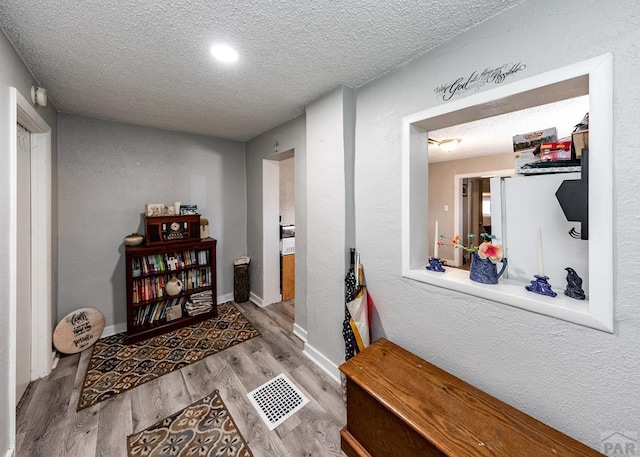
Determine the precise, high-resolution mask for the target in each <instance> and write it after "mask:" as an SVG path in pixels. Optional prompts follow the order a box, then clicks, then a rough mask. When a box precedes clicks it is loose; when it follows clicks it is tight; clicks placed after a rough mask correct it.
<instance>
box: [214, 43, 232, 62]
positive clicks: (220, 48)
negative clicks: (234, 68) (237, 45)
mask: <svg viewBox="0 0 640 457" xmlns="http://www.w3.org/2000/svg"><path fill="white" fill-rule="evenodd" d="M209 52H210V53H211V55H212V56H213V57H215V58H216V59H218V60H219V61H221V62H235V61H236V60H238V57H239V54H238V51H236V50H235V49H233V48H232V47H231V46H229V45H226V44H214V45H213V46H211V47H210V48H209Z"/></svg>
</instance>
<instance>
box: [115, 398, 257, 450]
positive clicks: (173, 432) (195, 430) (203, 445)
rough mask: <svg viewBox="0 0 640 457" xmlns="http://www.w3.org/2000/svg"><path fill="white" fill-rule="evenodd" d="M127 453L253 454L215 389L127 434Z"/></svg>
mask: <svg viewBox="0 0 640 457" xmlns="http://www.w3.org/2000/svg"><path fill="white" fill-rule="evenodd" d="M127 450H128V453H129V457H141V456H169V455H173V456H192V455H193V456H226V457H252V456H253V454H252V453H251V451H250V450H249V446H247V443H246V441H245V440H244V438H243V437H242V434H240V432H239V431H238V427H236V424H235V422H234V421H233V418H232V417H231V414H229V411H228V410H227V408H226V406H225V405H224V403H223V402H222V399H221V398H220V395H219V394H218V391H217V390H216V391H214V392H213V393H212V394H211V395H209V396H207V397H204V398H203V399H202V400H199V401H197V402H195V403H193V404H192V405H191V406H187V407H186V408H185V409H183V410H182V411H178V412H177V413H175V414H174V415H173V416H170V417H167V418H166V419H164V420H162V421H160V422H158V423H157V424H155V425H152V426H151V427H149V428H148V429H146V430H143V431H141V432H139V433H134V434H133V435H129V436H128V437H127Z"/></svg>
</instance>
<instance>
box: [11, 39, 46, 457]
mask: <svg viewBox="0 0 640 457" xmlns="http://www.w3.org/2000/svg"><path fill="white" fill-rule="evenodd" d="M32 85H38V84H37V82H36V80H35V79H34V78H33V76H32V75H31V73H30V72H29V70H28V69H27V67H26V66H25V65H24V63H23V62H22V60H21V59H20V57H19V56H18V54H17V53H16V52H15V50H14V49H13V47H12V46H11V44H10V43H9V41H8V40H7V39H6V37H5V35H4V34H3V33H2V32H0V153H1V154H2V156H1V158H2V163H3V166H2V167H0V214H2V216H3V221H5V223H8V221H9V191H10V189H9V167H8V161H9V156H8V152H9V143H10V141H11V136H10V134H9V131H8V128H9V113H10V110H11V109H15V108H14V107H12V106H11V104H10V102H9V88H10V87H15V88H16V89H17V90H18V92H20V93H21V94H22V95H23V96H24V97H25V98H26V99H27V100H31V86H32ZM37 110H38V113H39V114H40V115H41V116H42V117H43V119H44V120H45V121H46V122H47V124H49V126H50V127H51V141H52V145H51V146H52V151H51V153H52V165H53V167H54V170H55V164H56V161H57V119H56V114H57V113H56V109H55V107H54V106H53V105H52V104H51V103H50V104H49V105H48V106H46V107H45V108H37ZM55 183H56V176H55V174H54V176H53V185H54V192H53V213H52V219H53V225H54V227H55V224H56V220H57V212H56V209H55V204H56V201H57V195H56V192H55V185H56V184H55ZM5 233H6V232H5ZM52 236H53V239H55V236H56V230H55V229H54V228H53V227H52ZM56 256H57V251H56V249H55V246H54V249H53V257H54V259H53V262H52V263H53V265H54V271H53V272H52V273H53V278H52V279H53V280H52V284H53V287H54V292H55V287H56V286H55V284H56V281H55V275H56V271H55V257H56ZM0 259H2V264H1V267H0V314H1V315H2V316H4V318H3V319H0V386H1V387H0V455H5V453H6V452H7V450H9V449H10V447H11V446H12V443H13V442H14V438H13V437H12V436H10V431H9V424H10V417H11V416H12V415H14V414H15V411H13V410H12V408H10V407H9V395H10V392H9V387H10V386H11V385H12V384H11V383H10V382H9V377H8V376H9V341H10V336H11V335H10V328H9V275H10V271H9V237H8V236H4V237H2V239H0ZM55 307H56V302H55V300H54V302H53V308H54V309H53V312H54V315H55ZM52 330H53V329H52Z"/></svg>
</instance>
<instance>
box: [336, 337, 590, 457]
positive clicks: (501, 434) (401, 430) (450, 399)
mask: <svg viewBox="0 0 640 457" xmlns="http://www.w3.org/2000/svg"><path fill="white" fill-rule="evenodd" d="M340 371H342V372H343V373H344V374H345V375H346V377H347V425H346V426H345V427H344V428H343V429H342V430H341V432H340V436H341V443H342V450H343V451H344V453H345V454H346V455H347V456H349V457H393V456H398V457H401V456H402V457H405V456H433V457H442V456H456V457H476V456H504V457H533V456H536V457H538V456H553V457H560V456H566V457H569V456H596V455H602V454H600V453H598V452H596V451H594V450H593V449H591V448H590V447H587V446H585V445H584V444H582V443H580V442H578V441H576V440H574V439H573V438H570V437H568V436H566V435H564V434H562V433H561V432H559V431H558V430H555V429H553V428H551V427H549V426H548V425H545V424H543V423H542V422H540V421H538V420H536V419H534V418H533V417H531V416H528V415H526V414H525V413H523V412H522V411H519V410H517V409H515V408H513V407H511V406H509V405H507V404H506V403H503V402H502V401H500V400H498V399H497V398H495V397H492V396H491V395H489V394H487V393H485V392H483V391H481V390H479V389H477V388H475V387H473V386H471V385H469V384H467V383H466V382H464V381H462V380H461V379H458V378H456V377H455V376H453V375H451V374H449V373H447V372H446V371H444V370H441V369H440V368H438V367H436V366H434V365H431V364H430V363H428V362H425V361H424V360H422V359H421V358H419V357H417V356H415V355H414V354H412V353H410V352H408V351H406V350H405V349H403V348H401V347H399V346H397V345H395V344H393V343H391V342H390V341H388V340H385V339H380V340H378V341H376V342H375V343H373V344H372V345H371V346H369V347H368V348H367V349H365V350H364V351H362V352H361V353H359V354H358V355H356V356H355V357H353V358H351V359H350V360H349V361H347V362H346V363H344V364H343V365H341V366H340Z"/></svg>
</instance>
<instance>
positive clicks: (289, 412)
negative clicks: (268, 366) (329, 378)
mask: <svg viewBox="0 0 640 457" xmlns="http://www.w3.org/2000/svg"><path fill="white" fill-rule="evenodd" d="M247 396H248V397H249V400H250V401H251V404H252V405H253V407H254V408H255V409H256V411H258V414H259V415H260V417H261V418H262V420H263V421H264V423H265V424H266V425H267V427H268V428H269V430H273V429H274V428H276V427H277V426H278V425H280V424H281V423H283V422H284V421H285V420H287V419H288V418H290V417H291V416H293V415H294V414H295V413H296V412H298V411H299V410H300V409H302V407H303V406H304V405H306V404H307V403H309V399H308V398H307V397H305V395H304V394H303V393H302V392H301V391H300V390H299V389H298V388H297V387H296V386H295V385H294V384H293V383H292V382H291V381H290V380H289V378H287V377H286V376H285V375H284V374H281V375H279V376H276V377H275V378H273V379H272V380H271V381H268V382H266V383H265V384H262V385H261V386H260V387H258V388H257V389H255V390H253V391H251V392H249V393H248V394H247Z"/></svg>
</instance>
